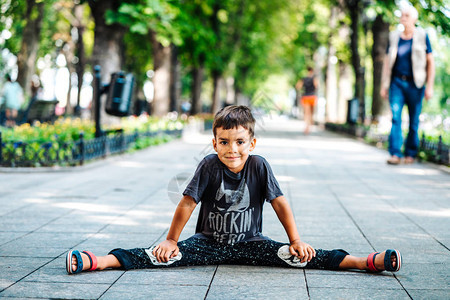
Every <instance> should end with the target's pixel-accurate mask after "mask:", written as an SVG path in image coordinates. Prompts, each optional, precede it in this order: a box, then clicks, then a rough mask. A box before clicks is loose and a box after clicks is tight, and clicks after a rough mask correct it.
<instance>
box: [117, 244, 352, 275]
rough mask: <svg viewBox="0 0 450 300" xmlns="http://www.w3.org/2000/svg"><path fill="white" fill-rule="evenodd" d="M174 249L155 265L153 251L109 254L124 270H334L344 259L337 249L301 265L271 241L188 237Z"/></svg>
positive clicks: (321, 252) (318, 253)
mask: <svg viewBox="0 0 450 300" xmlns="http://www.w3.org/2000/svg"><path fill="white" fill-rule="evenodd" d="M178 247H179V249H180V254H179V255H178V256H177V257H175V258H172V259H170V261H169V262H167V263H159V262H158V261H157V260H156V258H155V257H154V256H153V254H151V252H152V250H153V247H151V248H135V249H129V250H125V249H114V250H112V251H111V252H110V253H109V254H112V255H114V256H115V257H116V258H117V259H118V260H119V262H120V264H121V266H122V268H123V269H125V270H130V269H147V268H158V267H179V266H200V265H219V264H228V265H252V266H278V267H303V268H308V269H329V270H336V269H338V268H339V264H340V263H341V262H342V260H343V259H344V257H345V256H346V255H348V253H347V252H346V251H344V250H341V249H337V250H322V249H316V257H314V258H313V259H312V260H311V261H310V262H308V263H307V264H306V265H305V263H301V262H300V260H299V259H298V258H296V257H295V256H293V255H291V254H290V253H289V244H285V243H279V242H276V241H273V240H262V241H249V242H240V243H237V244H234V245H225V244H221V243H217V242H215V241H213V240H209V239H202V238H197V237H191V238H189V239H187V240H184V241H181V242H178Z"/></svg>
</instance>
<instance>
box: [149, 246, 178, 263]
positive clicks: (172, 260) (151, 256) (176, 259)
mask: <svg viewBox="0 0 450 300" xmlns="http://www.w3.org/2000/svg"><path fill="white" fill-rule="evenodd" d="M155 247H156V246H153V247H150V248H148V249H145V253H147V255H148V257H150V260H151V262H152V264H154V265H155V266H169V265H171V264H173V263H174V262H176V261H179V260H180V259H181V258H182V257H183V255H181V252H179V253H178V255H177V256H175V257H172V258H170V259H169V261H168V262H159V261H158V260H157V259H156V256H154V255H153V249H155Z"/></svg>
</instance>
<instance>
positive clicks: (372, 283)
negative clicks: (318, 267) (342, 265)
mask: <svg viewBox="0 0 450 300" xmlns="http://www.w3.org/2000/svg"><path fill="white" fill-rule="evenodd" d="M338 273H341V272H338ZM345 273H346V274H344V272H342V274H334V272H329V274H325V273H323V274H310V273H307V274H306V281H307V282H308V287H309V288H336V289H338V288H343V287H348V288H352V287H355V286H358V287H364V288H366V289H387V290H393V289H402V286H401V285H400V284H399V283H398V281H397V279H395V277H394V276H392V275H391V274H389V273H387V272H384V273H382V274H368V273H362V272H361V273H359V272H354V273H351V274H347V272H345Z"/></svg>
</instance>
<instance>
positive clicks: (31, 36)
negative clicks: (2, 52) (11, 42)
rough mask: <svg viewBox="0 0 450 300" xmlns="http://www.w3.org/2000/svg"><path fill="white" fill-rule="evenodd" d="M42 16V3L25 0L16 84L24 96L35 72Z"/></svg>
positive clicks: (28, 93) (28, 92)
mask: <svg viewBox="0 0 450 300" xmlns="http://www.w3.org/2000/svg"><path fill="white" fill-rule="evenodd" d="M43 15H44V1H40V2H38V3H36V1H35V0H27V10H26V13H25V16H24V19H25V20H26V25H25V28H24V29H23V34H22V45H21V47H20V52H19V54H18V55H17V66H18V69H19V73H18V75H17V82H18V83H19V84H20V86H21V87H22V88H23V91H24V93H25V95H26V96H28V95H30V93H31V91H30V87H31V76H33V74H34V71H35V63H36V56H37V51H38V49H39V39H40V33H41V26H42V18H43Z"/></svg>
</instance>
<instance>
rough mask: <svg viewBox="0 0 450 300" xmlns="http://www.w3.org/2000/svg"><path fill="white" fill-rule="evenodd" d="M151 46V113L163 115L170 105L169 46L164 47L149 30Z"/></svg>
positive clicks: (170, 52) (170, 51) (170, 53)
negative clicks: (152, 70) (152, 74)
mask: <svg viewBox="0 0 450 300" xmlns="http://www.w3.org/2000/svg"><path fill="white" fill-rule="evenodd" d="M149 34H150V40H151V42H152V48H153V69H154V72H155V75H154V76H153V86H154V98H153V109H152V112H153V115H155V116H164V115H166V114H167V113H168V112H169V105H170V81H171V78H170V77H171V76H170V74H171V59H172V57H171V56H172V49H171V47H170V46H169V47H164V46H163V45H162V44H161V43H160V42H158V40H157V39H156V33H155V32H154V31H153V30H151V31H150V32H149Z"/></svg>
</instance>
